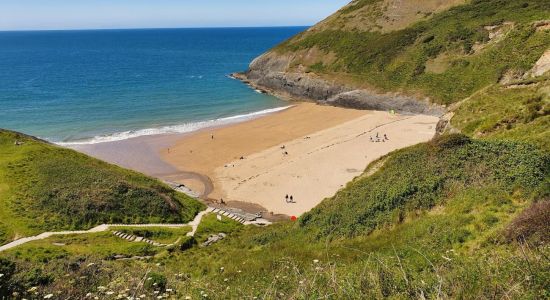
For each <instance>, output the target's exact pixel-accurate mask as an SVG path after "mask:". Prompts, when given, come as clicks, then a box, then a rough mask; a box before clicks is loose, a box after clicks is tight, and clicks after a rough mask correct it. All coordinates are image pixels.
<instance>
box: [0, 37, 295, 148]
mask: <svg viewBox="0 0 550 300" xmlns="http://www.w3.org/2000/svg"><path fill="white" fill-rule="evenodd" d="M305 29H306V28H305V27H273V28H208V29H207V28H204V29H139V30H138V29H132V30H80V31H14V32H0V128H5V129H10V130H16V131H20V132H23V133H26V134H30V135H34V136H37V137H40V138H43V139H45V140H48V141H51V142H54V143H58V144H61V145H78V144H95V143H101V142H109V141H118V140H124V139H129V138H132V137H138V136H144V135H154V134H164V133H185V132H190V131H194V130H198V129H201V128H205V127H208V126H217V125H223V124H229V123H234V122H240V121H243V120H246V119H250V118H254V117H257V116H260V115H262V114H268V113H272V112H275V111H278V110H282V109H285V108H286V107H288V103H285V102H284V101H281V100H279V99H277V98H275V97H273V96H269V95H266V94H262V93H259V92H258V91H255V90H253V89H251V88H250V87H248V86H247V85H244V84H243V83H241V82H239V81H237V80H234V79H231V78H230V77H229V76H228V75H229V74H231V73H233V72H238V71H244V70H246V69H247V67H248V65H249V63H250V62H251V61H252V60H253V59H254V58H255V57H257V56H258V55H260V54H261V53H263V52H265V51H266V50H268V49H270V48H272V47H274V46H275V45H277V44H278V43H280V42H282V41H284V40H286V39H288V38H290V37H292V36H294V35H295V34H297V33H299V32H301V31H303V30H305Z"/></svg>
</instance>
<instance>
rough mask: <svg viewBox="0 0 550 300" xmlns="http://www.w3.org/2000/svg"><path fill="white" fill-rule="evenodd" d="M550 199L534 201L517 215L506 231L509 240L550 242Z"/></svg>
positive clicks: (505, 234) (538, 242)
mask: <svg viewBox="0 0 550 300" xmlns="http://www.w3.org/2000/svg"><path fill="white" fill-rule="evenodd" d="M549 233H550V200H543V201H539V202H535V203H533V204H532V205H531V206H529V207H528V208H527V209H525V210H524V211H523V212H522V213H521V214H520V215H519V216H517V217H516V218H515V219H514V220H513V221H512V222H511V223H510V224H509V225H508V226H507V227H506V230H505V231H504V236H505V237H506V239H507V240H508V241H518V242H526V241H527V242H532V243H536V244H543V243H548V242H550V234H549Z"/></svg>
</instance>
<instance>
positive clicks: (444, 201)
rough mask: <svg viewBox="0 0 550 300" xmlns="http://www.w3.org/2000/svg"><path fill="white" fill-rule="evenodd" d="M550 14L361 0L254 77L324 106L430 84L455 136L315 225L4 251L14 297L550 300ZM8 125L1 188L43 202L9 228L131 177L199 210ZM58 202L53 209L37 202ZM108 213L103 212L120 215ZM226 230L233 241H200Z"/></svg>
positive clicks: (309, 216) (266, 60)
mask: <svg viewBox="0 0 550 300" xmlns="http://www.w3.org/2000/svg"><path fill="white" fill-rule="evenodd" d="M549 18H550V3H549V2H548V1H543V0H524V1H507V0H473V1H463V0H451V1H438V0H433V1H432V0H425V1H417V0H401V1H385V0H356V1H353V2H352V3H350V4H349V5H348V6H346V7H344V8H343V9H341V10H340V11H338V12H337V13H335V14H334V15H333V16H331V17H329V18H327V19H326V20H324V21H323V22H321V23H319V24H318V25H316V26H314V27H313V28H311V29H309V30H307V31H306V32H304V33H302V34H300V35H298V36H296V37H294V38H292V39H290V40H289V41H286V42H284V43H283V44H281V45H279V46H277V47H276V48H274V49H273V50H271V51H270V52H268V53H266V54H264V55H262V56H261V57H259V58H258V59H256V60H255V61H254V62H253V63H252V64H251V67H250V70H249V71H247V72H246V73H245V74H242V76H243V78H244V79H246V80H247V81H249V82H250V83H251V84H252V85H255V86H258V87H259V88H265V89H268V90H270V91H271V92H273V93H276V94H281V95H283V96H284V95H286V96H292V97H296V98H306V99H309V100H315V101H319V102H329V103H330V102H331V100H330V99H333V98H334V97H336V98H337V97H338V95H339V94H340V93H343V92H346V91H350V90H355V89H361V90H364V91H366V92H365V93H364V94H369V93H371V94H377V93H386V92H392V93H395V92H397V93H400V94H401V95H405V96H406V97H412V98H415V99H418V100H423V99H424V98H425V97H427V98H429V99H430V100H431V101H432V102H433V103H438V104H444V105H445V108H446V109H447V111H448V114H447V115H446V116H445V117H444V118H442V121H445V122H442V124H445V123H446V124H447V126H446V127H445V129H444V130H442V132H441V134H442V135H441V136H439V137H437V138H435V139H434V140H433V141H431V142H428V143H424V144H419V145H416V146H413V147H409V148H405V149H401V150H398V151H395V152H393V153H390V154H388V155H386V156H385V157H382V158H381V159H379V160H378V161H375V162H373V163H372V164H371V165H370V166H368V167H367V169H366V170H365V172H364V173H363V175H361V176H359V177H358V178H356V179H355V180H353V181H352V182H350V183H349V184H348V185H347V186H346V187H345V188H343V189H342V190H340V191H339V192H338V193H337V194H336V195H334V196H333V197H331V198H328V199H325V200H324V201H323V202H322V203H321V204H320V205H318V206H317V207H316V208H314V209H313V210H312V211H310V212H308V213H306V214H304V215H303V216H302V217H301V218H300V219H299V220H298V221H297V222H281V223H278V224H275V225H272V226H269V227H266V228H255V227H250V226H246V227H241V226H237V224H233V223H230V221H228V220H223V221H221V222H218V221H217V220H216V219H215V218H214V217H213V216H209V217H206V218H205V221H204V223H202V224H201V226H200V235H199V236H200V238H197V239H198V241H195V240H193V239H186V240H185V242H182V244H181V245H178V246H177V247H172V248H169V249H159V248H151V247H148V246H146V245H137V244H133V245H129V244H121V243H120V241H118V240H116V239H114V238H113V237H112V235H109V234H107V233H104V234H98V235H90V236H79V237H70V236H69V237H56V238H51V239H48V240H44V241H38V242H33V243H29V244H26V245H24V246H22V247H19V248H15V249H12V250H10V251H7V252H4V253H2V255H1V257H2V258H0V274H4V276H3V277H1V278H0V297H1V296H3V295H13V293H16V294H15V295H16V296H18V297H27V298H32V297H38V298H42V297H43V296H45V295H48V294H52V295H53V296H56V297H57V296H60V297H63V298H75V299H76V298H78V299H80V298H85V297H98V298H101V299H115V298H117V297H119V296H120V297H127V296H134V297H135V296H136V295H144V298H146V299H157V298H158V297H159V296H160V297H164V296H166V297H174V298H177V299H185V298H186V297H191V298H192V299H210V298H212V299H233V298H237V299H387V298H389V299H407V298H415V299H418V298H420V299H446V298H451V299H489V298H490V299H500V298H507V299H547V298H549V297H550V290H549V289H548V282H550V268H549V267H548V266H549V265H550V261H549V259H548V258H549V257H550V247H548V242H549V241H550V239H549V236H548V232H550V144H548V141H549V138H550V136H549V132H550V130H549V129H550V124H549V123H550V119H549V118H550V117H549V114H548V112H549V106H548V104H549V102H550V81H549V80H550V79H549V77H548V76H549V74H548V72H547V71H546V72H545V71H544V68H545V63H544V62H545V55H546V54H544V53H548V49H549V48H550V31H549V28H550V21H548V19H549ZM541 62H542V63H541ZM541 68H542V70H543V71H540V70H541ZM392 95H393V94H392ZM367 98H368V97H367ZM359 100H360V101H366V102H369V101H372V99H359ZM376 101H379V100H376ZM333 104H338V102H337V101H336V102H333ZM367 104H368V103H367ZM367 106H368V105H367ZM456 132H460V133H456ZM3 135H4V139H3V140H2V141H3V142H2V144H0V145H1V148H0V149H1V151H3V153H2V156H0V157H2V158H1V159H0V162H3V161H5V162H4V163H0V175H1V176H2V177H1V178H5V179H4V181H2V185H0V191H2V193H3V194H2V195H11V196H10V197H9V198H7V197H3V198H0V200H1V201H4V202H6V203H8V204H9V203H18V202H21V203H23V205H25V206H22V207H26V209H25V211H18V210H15V209H13V208H10V210H8V212H9V214H10V215H8V216H7V217H8V218H13V219H14V220H21V221H18V222H17V223H8V222H6V223H4V224H5V225H4V226H7V228H8V229H10V228H22V229H18V230H23V229H24V230H28V231H31V230H34V228H33V227H30V225H26V224H29V223H27V222H28V221H29V220H30V219H33V218H35V219H37V220H42V221H40V222H38V223H37V224H41V225H40V226H46V225H47V224H50V223H49V222H46V221H45V219H46V218H42V219H41V218H40V215H39V212H40V213H44V212H46V213H47V214H51V215H54V216H55V217H54V218H53V219H54V220H55V219H57V220H65V221H63V222H60V223H59V224H61V223H64V224H66V225H67V226H75V227H78V226H85V225H83V224H89V223H90V222H85V221H83V220H87V219H86V218H84V217H78V218H75V219H74V220H68V219H66V218H68V217H66V216H65V214H56V212H57V209H60V207H63V209H67V208H65V207H64V205H65V204H66V203H68V201H72V200H73V199H75V198H76V199H79V200H77V201H76V203H79V202H80V201H84V200H83V199H89V198H87V197H83V196H82V195H83V194H84V195H96V194H95V193H99V194H100V195H101V196H100V197H99V196H98V197H99V199H103V200H102V201H106V202H109V201H108V199H113V198H111V196H113V193H116V194H115V195H116V198H119V197H121V195H120V192H119V190H120V189H119V188H118V187H119V184H118V182H119V181H124V182H129V183H128V184H129V185H131V186H132V187H133V188H135V189H136V192H135V194H139V195H141V194H142V193H145V191H152V193H153V194H152V196H151V197H145V199H147V201H151V202H152V203H155V205H153V207H157V208H156V212H166V211H168V212H171V213H172V214H167V215H165V214H164V213H160V215H162V216H164V217H165V218H171V217H176V216H181V215H182V213H179V214H178V213H176V212H174V210H171V208H172V207H171V205H168V204H167V203H172V202H171V201H168V200H166V197H162V196H161V195H162V194H164V192H161V191H164V190H163V189H162V188H160V190H159V187H158V185H157V184H156V183H155V182H154V181H151V180H150V179H146V178H145V177H141V176H139V175H137V174H135V173H132V172H128V171H124V170H121V169H119V168H116V167H113V166H110V165H107V164H103V163H101V162H98V161H95V160H90V159H89V158H86V157H85V156H82V155H80V154H77V153H75V152H72V151H69V150H62V149H59V148H56V147H54V146H50V145H46V144H43V143H41V142H35V141H32V140H30V139H27V138H25V144H23V145H22V146H17V147H16V146H14V145H13V139H14V137H15V134H14V133H3ZM6 139H7V141H6ZM25 147H28V148H25ZM25 149H29V150H28V151H27V150H25ZM4 152H5V153H8V154H9V155H7V156H5V155H4ZM10 153H11V154H10ZM52 153H54V154H52ZM43 157H47V158H51V161H52V162H53V163H47V162H48V161H50V159H47V160H45V161H43V159H42V158H43ZM8 162H10V163H8ZM67 162H71V163H70V165H69V166H74V165H76V166H78V167H74V168H73V167H62V166H67ZM90 164H93V165H94V166H101V167H100V168H91V167H90ZM28 166H31V167H28ZM65 168H69V169H68V170H65ZM81 168H82V169H81ZM82 170H86V172H81V171H82ZM90 170H93V171H90ZM8 171H9V172H10V173H9V174H16V175H17V176H15V177H13V176H6V175H5V174H8V173H6V172H8ZM104 172H107V173H109V174H112V177H111V176H107V175H103V174H104ZM111 172H113V173H111ZM88 173H90V174H88ZM29 174H30V175H29ZM62 174H72V175H71V176H70V178H72V179H70V180H69V183H67V184H68V185H69V186H70V187H71V190H73V191H74V190H78V191H82V192H78V193H77V195H80V196H81V197H75V196H74V195H72V194H69V195H67V194H64V193H63V192H62V191H63V190H64V188H63V187H64V185H63V184H65V183H64V180H65V178H64V177H65V176H64V175H62ZM43 176H47V177H46V178H47V180H42V178H43ZM104 177H108V178H109V180H108V181H107V183H106V184H105V185H99V183H105V182H103V181H101V180H99V179H98V178H100V179H101V178H104ZM8 178H9V180H8ZM12 178H15V179H12ZM114 178H116V179H114ZM13 180H15V181H13ZM98 180H99V181H98ZM4 182H6V183H4ZM12 182H13V183H12ZM50 186H54V187H50ZM78 187H82V188H83V190H80V188H78ZM123 190H124V189H123ZM5 191H8V192H7V193H6V192H5ZM98 191H100V192H98ZM166 193H167V192H166ZM126 194H127V193H126V192H123V193H122V195H123V196H122V198H123V199H124V203H125V204H124V210H126V209H129V210H135V212H136V213H135V214H136V215H135V217H136V218H143V216H142V215H140V213H143V210H141V209H140V207H143V206H139V203H141V200H140V201H134V200H132V199H134V198H125V197H124V195H126ZM131 194H132V195H133V194H134V193H131ZM21 195H23V196H25V197H22V196H21ZM169 195H170V197H173V198H171V199H179V200H180V201H179V203H180V205H181V208H179V211H184V212H188V211H191V210H192V209H190V208H188V207H189V206H191V207H195V209H194V210H192V211H193V213H189V217H190V216H191V215H193V214H194V212H195V211H196V209H198V208H197V207H196V206H194V205H193V204H189V202H186V200H185V198H182V197H183V196H180V195H176V194H169ZM20 199H27V202H25V201H23V200H20ZM37 199H38V200H37ZM44 199H45V200H48V199H49V200H51V201H46V203H53V204H52V205H53V206H49V205H48V204H42V205H43V206H42V207H40V206H32V205H29V204H28V203H29V201H31V200H32V203H43V202H42V201H44ZM94 199H95V198H94ZM105 199H107V200H105ZM155 199H157V200H159V199H160V200H162V201H155ZM164 200H166V201H164ZM59 201H61V202H59ZM173 201H175V200H173ZM25 203H27V204H25ZM57 203H64V204H63V205H58V204H57ZM92 203H96V202H95V201H92ZM54 204H55V205H54ZM10 205H11V204H10ZM8 207H10V206H8ZM16 207H17V206H16ZM77 207H81V206H77ZM38 208H40V209H38ZM176 210H177V209H176ZM60 211H62V210H60ZM92 211H94V212H96V211H97V209H92ZM115 211H116V210H115ZM65 212H66V211H65ZM81 212H82V213H79V214H76V215H77V216H82V215H86V214H85V212H86V213H89V212H88V210H86V209H84V210H82V211H81ZM100 212H101V213H99V214H93V215H94V216H96V218H98V219H101V218H104V217H105V218H111V217H113V216H112V215H111V211H110V210H108V211H101V210H100ZM118 212H120V211H118ZM118 212H117V213H113V214H115V216H116V217H120V216H121V215H122V214H120V213H118ZM147 212H149V211H148V210H147ZM124 215H125V214H124ZM147 216H149V217H150V218H153V216H151V215H149V214H147ZM184 216H186V218H187V217H188V215H184ZM2 217H4V216H2ZM155 217H158V215H155ZM181 218H183V217H181ZM47 219H48V220H49V218H47ZM1 220H4V218H2V219H1ZM0 222H1V221H0ZM14 224H15V225H14ZM17 224H19V225H17ZM54 224H57V223H55V222H54ZM68 224H70V225H68ZM33 226H34V225H33ZM40 226H39V227H40ZM11 230H14V229H11ZM218 232H224V233H227V234H228V237H227V238H225V239H223V240H222V241H220V242H218V243H215V244H214V245H212V246H209V247H201V246H199V243H201V242H203V241H204V239H206V238H207V236H208V235H209V234H212V233H218ZM166 235H168V236H170V237H174V236H176V235H177V233H173V234H168V233H166ZM56 244H63V245H66V246H65V247H59V246H56ZM117 255H118V256H120V255H123V257H124V260H115V259H114V257H116V256H117ZM132 256H134V257H133V258H132Z"/></svg>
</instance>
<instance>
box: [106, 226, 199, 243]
mask: <svg viewBox="0 0 550 300" xmlns="http://www.w3.org/2000/svg"><path fill="white" fill-rule="evenodd" d="M111 229H112V230H116V231H120V232H123V233H126V234H131V235H135V236H139V237H143V238H146V239H150V240H153V241H155V242H158V243H161V244H172V243H174V242H176V241H177V240H178V238H180V237H183V236H185V235H186V234H187V233H188V232H191V227H190V226H186V227H181V228H166V227H147V228H140V227H113V228H111Z"/></svg>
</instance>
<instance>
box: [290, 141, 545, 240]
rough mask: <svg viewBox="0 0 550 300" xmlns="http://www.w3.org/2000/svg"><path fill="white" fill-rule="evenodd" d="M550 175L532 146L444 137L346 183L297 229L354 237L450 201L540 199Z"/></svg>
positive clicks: (393, 157)
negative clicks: (454, 199)
mask: <svg viewBox="0 0 550 300" xmlns="http://www.w3.org/2000/svg"><path fill="white" fill-rule="evenodd" d="M383 159H386V158H383ZM367 171H368V170H367ZM549 171H550V156H548V155H545V154H544V152H542V151H540V150H537V149H536V148H535V147H532V146H530V145H526V144H518V143H511V142H484V141H475V140H470V139H468V138H466V137H464V136H461V135H448V136H445V137H443V138H442V139H440V140H438V141H435V142H432V143H427V144H420V145H418V146H415V147H412V148H408V149H406V150H401V151H397V152H395V153H393V154H392V155H391V156H390V157H388V158H387V159H386V161H385V163H384V166H383V167H382V170H381V171H380V172H377V173H376V174H374V175H372V176H368V177H363V178H359V179H356V180H355V181H353V182H352V183H350V184H348V186H347V187H346V189H344V190H342V191H340V192H339V193H337V194H336V196H335V197H334V198H331V199H329V200H326V201H323V202H322V203H321V204H320V205H318V206H317V207H315V208H314V209H313V210H312V211H311V212H309V213H306V214H304V215H303V216H302V218H300V225H301V226H302V227H304V228H305V229H310V230H311V231H313V232H312V234H314V235H315V236H317V237H326V236H330V235H333V236H355V235H359V234H369V233H371V232H372V231H373V230H375V229H377V228H380V227H381V226H384V225H388V224H396V223H399V222H402V221H404V220H405V219H407V218H410V217H414V215H415V214H416V213H417V212H418V210H424V209H430V208H433V207H435V206H438V205H444V204H445V202H446V201H452V199H453V198H454V197H460V198H463V199H462V200H463V201H465V200H466V199H468V198H470V197H474V196H476V195H477V196H480V195H483V196H485V197H489V196H490V197H491V198H493V197H494V201H496V202H497V204H500V205H503V204H504V203H509V204H511V203H513V202H514V197H516V198H517V197H521V198H522V199H539V198H541V197H543V196H544V195H545V193H549V192H550V191H549V190H541V188H542V187H543V186H541V183H542V182H544V180H545V176H547V175H548V172H549ZM547 183H548V182H547ZM546 189H548V186H546ZM488 191H489V193H488ZM486 193H488V195H485V194H486Z"/></svg>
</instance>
